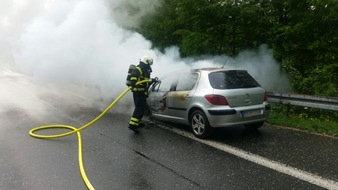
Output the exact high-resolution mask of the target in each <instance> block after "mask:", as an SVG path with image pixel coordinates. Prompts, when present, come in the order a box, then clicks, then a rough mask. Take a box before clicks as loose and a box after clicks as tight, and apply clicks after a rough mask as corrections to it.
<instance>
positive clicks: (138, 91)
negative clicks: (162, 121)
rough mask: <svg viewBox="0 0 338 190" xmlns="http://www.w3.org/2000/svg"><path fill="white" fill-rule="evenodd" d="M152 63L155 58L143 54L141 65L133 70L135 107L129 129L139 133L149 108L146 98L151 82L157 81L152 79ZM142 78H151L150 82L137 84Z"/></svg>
mask: <svg viewBox="0 0 338 190" xmlns="http://www.w3.org/2000/svg"><path fill="white" fill-rule="evenodd" d="M152 64H153V59H152V58H151V57H149V56H143V57H142V58H141V59H140V63H139V65H137V66H136V69H134V70H133V71H132V72H131V77H130V81H131V86H132V88H131V91H132V92H133V98H134V105H135V109H134V112H133V115H132V116H131V118H130V121H129V129H130V130H132V131H134V133H139V130H138V129H139V128H142V127H144V124H143V123H141V119H142V117H143V115H144V113H145V111H146V109H147V102H146V99H147V97H148V93H149V92H148V89H149V86H150V85H151V83H152V82H155V79H151V80H150V74H151V72H152V70H151V65H152ZM142 80H149V82H144V83H141V84H138V85H136V82H138V81H142Z"/></svg>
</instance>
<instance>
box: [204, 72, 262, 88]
mask: <svg viewBox="0 0 338 190" xmlns="http://www.w3.org/2000/svg"><path fill="white" fill-rule="evenodd" d="M209 81H210V84H211V86H212V87H213V88H215V89H236V88H254V87H259V86H260V85H259V84H258V82H257V81H256V80H255V79H254V78H252V76H251V75H250V74H249V73H248V72H247V71H244V70H232V71H220V72H213V73H210V74H209Z"/></svg>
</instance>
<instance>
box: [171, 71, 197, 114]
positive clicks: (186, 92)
mask: <svg viewBox="0 0 338 190" xmlns="http://www.w3.org/2000/svg"><path fill="white" fill-rule="evenodd" d="M197 78H198V74H197V73H184V74H181V75H180V76H179V79H178V81H177V82H176V83H174V84H173V85H172V87H171V91H169V92H168V94H167V96H166V97H167V103H168V111H169V115H170V116H173V117H177V119H186V116H187V111H188V107H189V104H190V101H191V97H192V95H193V93H194V86H195V84H196V81H197Z"/></svg>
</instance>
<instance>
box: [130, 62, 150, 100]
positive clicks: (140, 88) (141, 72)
mask: <svg viewBox="0 0 338 190" xmlns="http://www.w3.org/2000/svg"><path fill="white" fill-rule="evenodd" d="M151 72H152V70H151V67H150V66H149V65H147V64H144V63H143V62H140V64H139V65H137V66H136V69H134V70H133V72H132V73H131V77H130V80H131V83H132V86H133V87H132V89H131V90H132V91H133V92H145V93H146V94H148V88H149V86H150V82H144V83H141V84H138V85H136V82H139V81H142V80H149V79H150V73H151Z"/></svg>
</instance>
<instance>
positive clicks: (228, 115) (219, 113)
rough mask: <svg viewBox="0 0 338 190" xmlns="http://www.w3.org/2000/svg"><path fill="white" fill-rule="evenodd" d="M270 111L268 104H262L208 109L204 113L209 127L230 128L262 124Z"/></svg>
mask: <svg viewBox="0 0 338 190" xmlns="http://www.w3.org/2000/svg"><path fill="white" fill-rule="evenodd" d="M270 109H271V106H270V104H263V105H254V106H247V107H241V108H238V109H236V108H228V109H208V110H205V113H206V115H207V117H208V120H209V124H210V126H211V127H230V126H235V125H245V124H251V123H259V122H264V121H266V120H267V119H268V116H269V113H270Z"/></svg>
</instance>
